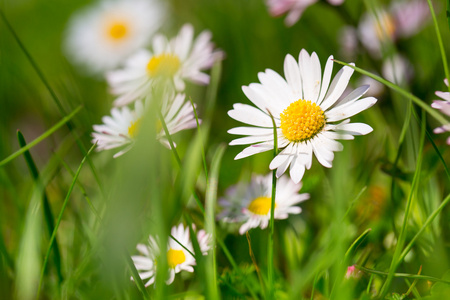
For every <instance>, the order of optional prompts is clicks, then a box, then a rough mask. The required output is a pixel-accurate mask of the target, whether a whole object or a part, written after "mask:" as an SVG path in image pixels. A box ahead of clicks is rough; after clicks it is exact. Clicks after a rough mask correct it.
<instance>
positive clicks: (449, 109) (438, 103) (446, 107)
mask: <svg viewBox="0 0 450 300" xmlns="http://www.w3.org/2000/svg"><path fill="white" fill-rule="evenodd" d="M444 82H445V85H446V86H448V80H447V79H445V80H444ZM436 96H438V97H440V98H442V99H443V101H442V100H434V101H433V103H432V104H431V107H433V108H436V109H439V110H440V111H441V112H442V113H443V114H446V115H447V116H450V93H449V92H441V91H437V92H436ZM433 132H434V133H444V132H450V123H449V124H446V125H443V126H440V127H437V128H435V129H434V131H433ZM447 144H449V145H450V137H449V138H447Z"/></svg>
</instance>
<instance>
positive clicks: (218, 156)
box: [205, 145, 225, 299]
mask: <svg viewBox="0 0 450 300" xmlns="http://www.w3.org/2000/svg"><path fill="white" fill-rule="evenodd" d="M224 152H225V146H224V145H221V146H219V148H218V149H217V150H216V152H215V154H214V156H213V159H212V162H211V172H210V177H209V180H208V186H207V189H206V203H205V212H206V214H205V228H206V232H207V233H209V234H210V235H211V237H212V239H211V250H210V254H209V255H208V257H207V264H206V266H207V268H206V278H207V299H219V290H218V288H217V266H216V246H215V240H216V227H215V208H216V202H217V185H218V182H219V169H220V163H221V161H222V157H223V154H224Z"/></svg>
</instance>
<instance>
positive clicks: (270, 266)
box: [267, 111, 278, 299]
mask: <svg viewBox="0 0 450 300" xmlns="http://www.w3.org/2000/svg"><path fill="white" fill-rule="evenodd" d="M269 115H270V117H271V119H272V125H273V157H274V158H275V157H276V156H277V154H278V145H277V142H278V137H277V125H276V123H275V119H274V118H273V116H272V113H271V112H270V111H269ZM276 191H277V176H276V170H273V171H272V196H271V205H270V221H269V240H268V242H267V247H268V248H267V267H268V272H267V273H268V289H267V297H268V299H274V297H275V291H274V287H275V283H274V280H275V278H274V261H273V247H274V246H273V236H274V232H275V219H274V217H275V194H276Z"/></svg>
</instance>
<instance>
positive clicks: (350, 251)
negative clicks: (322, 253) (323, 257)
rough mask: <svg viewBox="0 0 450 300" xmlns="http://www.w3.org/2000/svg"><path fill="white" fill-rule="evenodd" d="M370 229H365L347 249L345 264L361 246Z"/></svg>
mask: <svg viewBox="0 0 450 300" xmlns="http://www.w3.org/2000/svg"><path fill="white" fill-rule="evenodd" d="M370 231H372V229H371V228H368V229H366V230H365V231H364V232H363V233H362V234H361V235H360V236H359V237H358V238H357V239H356V240H355V241H354V242H353V243H352V244H351V245H350V247H349V248H348V250H347V252H345V258H344V261H345V262H346V263H347V262H348V261H349V259H350V256H351V255H352V254H353V253H355V251H356V249H357V248H358V247H359V245H361V243H362V242H363V241H364V240H365V239H366V237H367V236H368V235H369V233H370Z"/></svg>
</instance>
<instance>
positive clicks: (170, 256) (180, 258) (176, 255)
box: [167, 249, 186, 269]
mask: <svg viewBox="0 0 450 300" xmlns="http://www.w3.org/2000/svg"><path fill="white" fill-rule="evenodd" d="M185 260H186V256H185V255H184V252H183V250H174V249H169V251H167V264H168V265H169V267H170V268H172V269H173V268H175V267H176V266H178V265H179V264H182V263H184V261H185Z"/></svg>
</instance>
